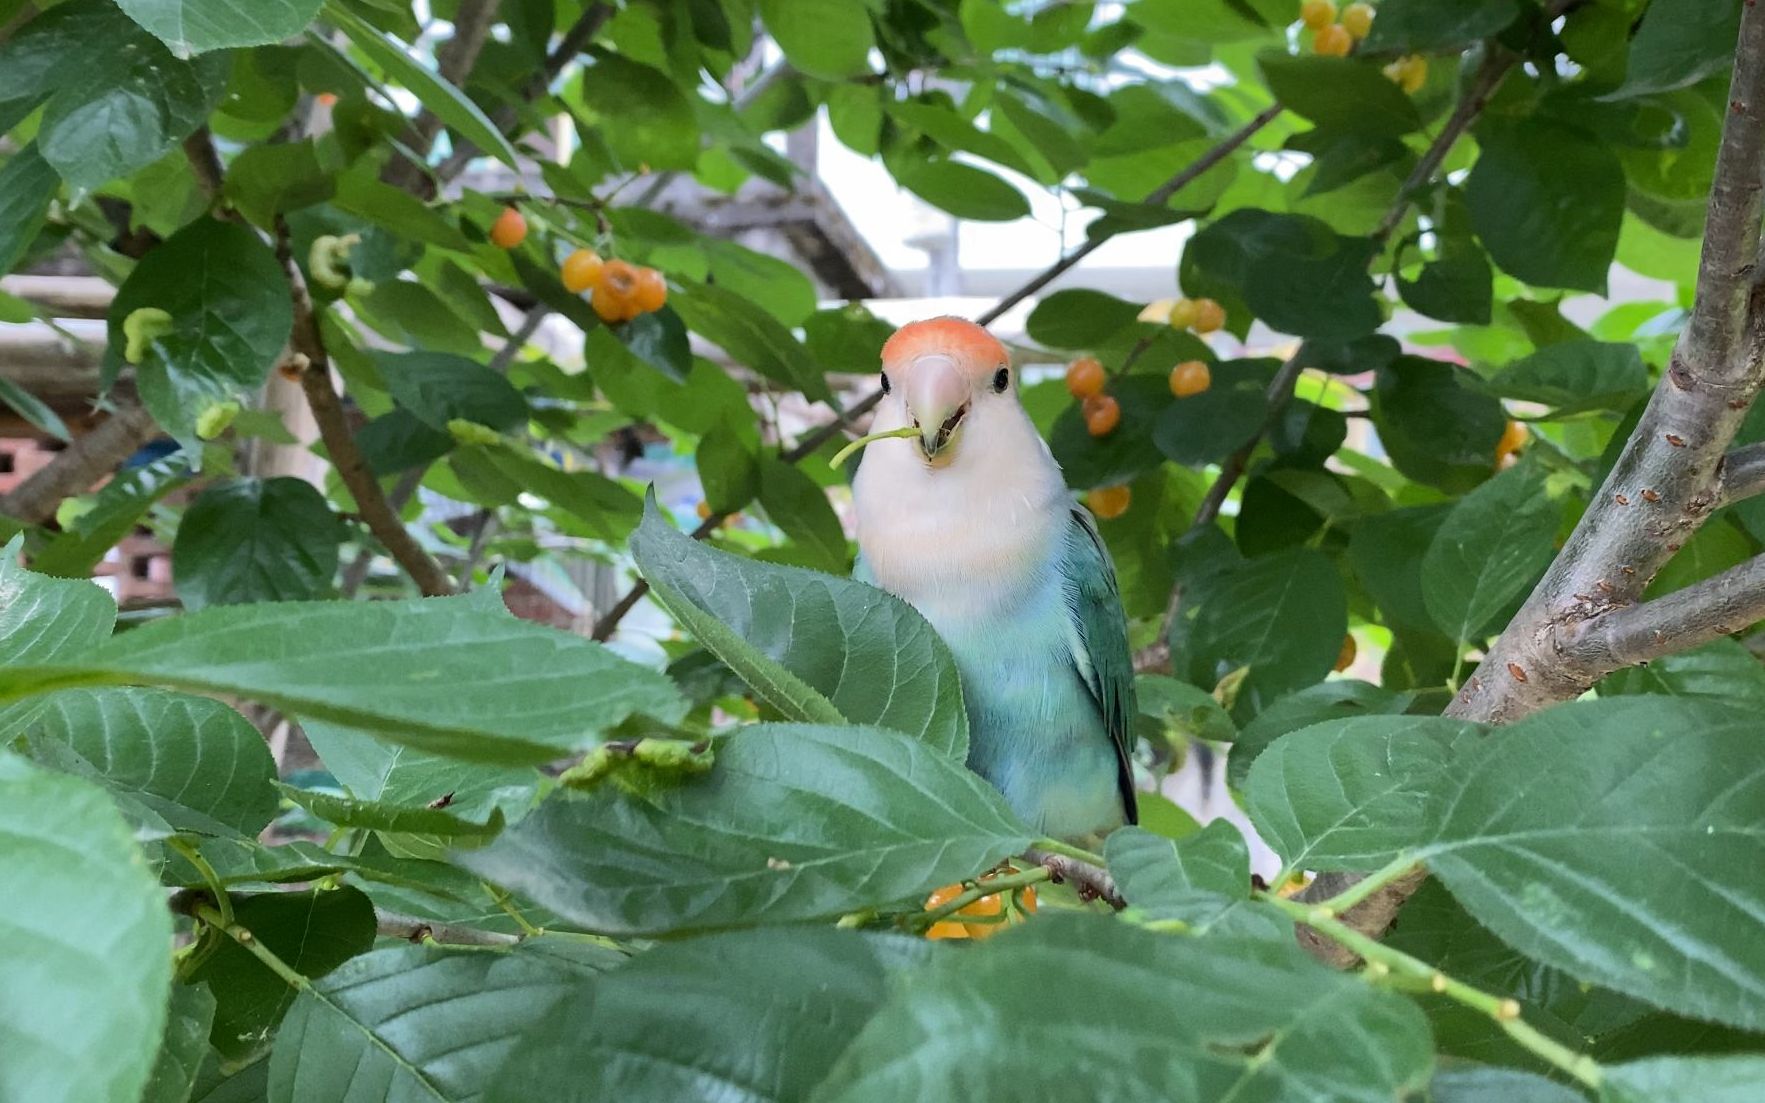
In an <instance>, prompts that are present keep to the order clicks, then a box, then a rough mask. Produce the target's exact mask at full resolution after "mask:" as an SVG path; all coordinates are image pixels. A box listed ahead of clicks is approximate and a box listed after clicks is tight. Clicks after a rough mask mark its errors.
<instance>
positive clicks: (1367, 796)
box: [1245, 716, 1482, 871]
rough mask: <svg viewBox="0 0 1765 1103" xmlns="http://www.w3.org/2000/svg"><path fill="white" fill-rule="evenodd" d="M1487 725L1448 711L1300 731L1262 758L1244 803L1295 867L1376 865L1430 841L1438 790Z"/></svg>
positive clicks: (1289, 865)
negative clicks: (1433, 796) (1456, 759)
mask: <svg viewBox="0 0 1765 1103" xmlns="http://www.w3.org/2000/svg"><path fill="white" fill-rule="evenodd" d="M1481 730H1482V729H1481V728H1480V726H1479V725H1477V724H1473V723H1471V722H1469V721H1465V720H1453V719H1450V718H1448V717H1444V716H1361V717H1353V718H1350V719H1346V720H1329V721H1326V722H1324V723H1322V724H1316V725H1313V726H1312V727H1309V728H1301V729H1300V730H1299V731H1296V732H1293V733H1292V734H1290V735H1286V736H1283V737H1282V738H1280V739H1277V740H1276V741H1275V742H1274V744H1273V745H1272V746H1270V747H1269V748H1268V749H1267V750H1265V751H1264V752H1263V753H1262V754H1260V755H1258V756H1257V759H1256V765H1254V766H1252V767H1251V768H1250V778H1249V783H1248V792H1247V793H1246V794H1245V805H1246V807H1247V808H1248V809H1249V811H1250V818H1251V821H1252V822H1253V823H1255V824H1256V829H1257V832H1258V833H1259V834H1260V835H1261V836H1262V837H1263V838H1264V839H1266V840H1267V841H1268V843H1269V845H1270V846H1271V847H1273V848H1274V849H1275V851H1276V853H1278V854H1280V855H1281V857H1282V858H1284V859H1285V860H1286V862H1287V868H1288V869H1291V870H1305V869H1310V870H1319V871H1327V870H1345V869H1346V870H1372V869H1377V868H1378V867H1380V866H1382V865H1384V864H1385V863H1387V862H1389V861H1391V860H1392V859H1393V858H1395V857H1396V856H1397V855H1398V854H1399V853H1401V852H1403V851H1404V850H1407V849H1410V848H1412V847H1414V846H1416V845H1417V844H1419V843H1420V842H1422V841H1423V840H1424V839H1425V838H1427V836H1428V833H1429V828H1430V826H1432V817H1431V816H1430V809H1429V803H1428V802H1429V797H1430V795H1431V793H1432V791H1433V789H1434V788H1436V787H1437V782H1438V779H1439V777H1440V775H1441V774H1442V773H1445V772H1448V771H1450V770H1451V769H1452V763H1453V755H1454V753H1455V752H1456V751H1458V750H1459V749H1460V748H1462V747H1464V746H1466V745H1469V744H1473V743H1475V742H1476V740H1477V737H1478V735H1479V734H1480V732H1481Z"/></svg>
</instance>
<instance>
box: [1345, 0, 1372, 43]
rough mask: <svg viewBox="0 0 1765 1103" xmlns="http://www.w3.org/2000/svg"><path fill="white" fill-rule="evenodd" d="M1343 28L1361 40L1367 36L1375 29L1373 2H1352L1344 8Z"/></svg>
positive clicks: (1355, 38) (1356, 39)
mask: <svg viewBox="0 0 1765 1103" xmlns="http://www.w3.org/2000/svg"><path fill="white" fill-rule="evenodd" d="M1342 29H1343V30H1345V31H1347V32H1348V33H1349V35H1350V36H1351V37H1352V38H1353V39H1354V40H1355V41H1356V42H1359V41H1360V40H1361V39H1363V38H1365V37H1367V32H1368V31H1370V30H1372V29H1373V6H1372V5H1371V4H1350V5H1348V7H1346V8H1343V9H1342Z"/></svg>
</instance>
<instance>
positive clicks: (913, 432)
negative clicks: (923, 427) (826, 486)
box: [827, 425, 919, 468]
mask: <svg viewBox="0 0 1765 1103" xmlns="http://www.w3.org/2000/svg"><path fill="white" fill-rule="evenodd" d="M918 435H919V430H918V429H915V428H913V427H912V426H910V425H903V426H902V427H901V428H899V429H885V430H883V431H882V432H880V433H871V434H870V435H868V436H862V437H859V438H858V439H857V440H855V441H853V442H852V443H851V444H848V445H846V446H845V447H844V448H842V449H840V450H839V451H838V452H835V453H834V457H833V459H831V460H828V461H827V466H829V467H833V468H837V467H839V466H840V464H842V463H845V462H846V457H847V456H850V455H851V454H852V453H854V452H856V451H858V449H860V448H863V447H864V446H865V445H867V444H869V443H870V442H871V441H877V440H888V439H890V438H891V437H917V436H918Z"/></svg>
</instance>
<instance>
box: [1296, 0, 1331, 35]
mask: <svg viewBox="0 0 1765 1103" xmlns="http://www.w3.org/2000/svg"><path fill="white" fill-rule="evenodd" d="M1299 21H1300V22H1301V23H1304V24H1305V25H1306V26H1307V27H1308V28H1310V29H1311V30H1314V31H1321V30H1323V29H1324V28H1325V27H1328V26H1329V25H1330V24H1332V23H1334V22H1336V5H1335V3H1334V2H1333V0H1305V3H1303V4H1301V5H1299Z"/></svg>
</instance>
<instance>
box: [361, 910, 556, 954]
mask: <svg viewBox="0 0 1765 1103" xmlns="http://www.w3.org/2000/svg"><path fill="white" fill-rule="evenodd" d="M374 920H375V928H376V930H377V931H378V932H379V933H380V934H381V935H383V936H384V937H386V938H402V939H404V940H405V941H406V942H425V941H434V942H439V943H442V944H443V945H450V946H514V945H516V944H517V943H519V942H520V941H521V938H520V936H519V935H512V934H503V933H502V932H500V931H481V930H478V929H477V928H476V927H462V926H460V925H459V924H457V923H443V922H441V921H440V920H436V919H418V918H416V917H415V916H410V915H399V914H398V913H396V912H387V911H376V912H375V913H374Z"/></svg>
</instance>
